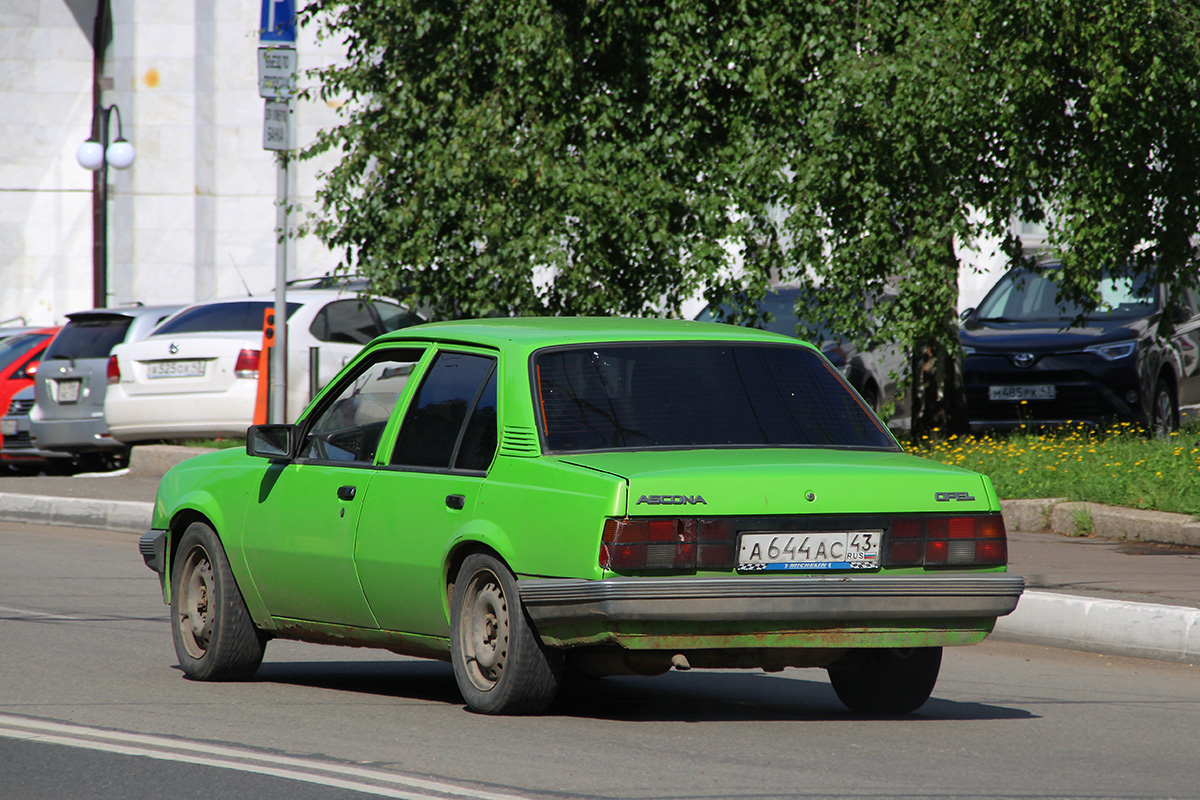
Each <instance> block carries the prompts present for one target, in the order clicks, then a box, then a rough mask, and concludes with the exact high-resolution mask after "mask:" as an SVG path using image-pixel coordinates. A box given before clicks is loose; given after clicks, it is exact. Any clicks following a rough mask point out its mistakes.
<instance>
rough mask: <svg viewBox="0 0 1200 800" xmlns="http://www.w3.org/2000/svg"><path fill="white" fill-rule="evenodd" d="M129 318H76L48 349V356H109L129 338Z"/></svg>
mask: <svg viewBox="0 0 1200 800" xmlns="http://www.w3.org/2000/svg"><path fill="white" fill-rule="evenodd" d="M132 321H133V320H132V319H130V318H129V317H123V316H112V317H82V318H79V319H72V320H70V321H69V322H68V323H67V324H66V325H64V326H63V328H62V330H60V331H59V332H58V336H55V337H54V341H53V342H51V343H50V346H49V347H47V348H46V358H47V359H52V358H67V359H77V358H108V354H109V351H110V350H112V349H113V348H114V347H116V346H117V345H119V344H120V343H121V342H123V341H125V332H126V331H128V330H129V323H130V322H132Z"/></svg>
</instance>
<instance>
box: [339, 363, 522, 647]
mask: <svg viewBox="0 0 1200 800" xmlns="http://www.w3.org/2000/svg"><path fill="white" fill-rule="evenodd" d="M497 380H498V375H497V361H496V359H495V358H494V357H492V356H491V355H488V354H485V353H480V352H463V351H457V350H442V351H441V352H439V353H438V354H437V356H436V357H435V358H434V359H433V360H432V361H431V362H430V365H429V368H428V370H427V371H426V372H425V374H424V376H423V378H422V380H421V385H420V388H419V389H418V390H417V393H416V394H414V395H413V398H412V400H411V401H410V402H409V406H408V408H407V409H406V411H405V412H404V417H403V419H402V420H401V423H400V428H399V431H398V434H397V437H396V443H395V446H394V447H393V448H392V451H391V455H390V458H389V461H388V465H387V466H386V467H384V468H382V469H380V470H379V471H378V472H377V473H376V475H375V476H374V478H373V480H372V481H371V485H370V486H368V487H367V497H366V500H365V501H364V504H363V512H362V517H361V519H360V521H359V535H358V545H357V551H356V561H357V564H358V571H359V575H360V577H361V579H362V585H363V590H364V592H365V593H366V596H367V601H368V603H369V604H370V606H371V610H372V612H373V613H374V615H375V618H376V619H377V620H378V621H379V625H380V627H382V628H384V629H387V630H394V631H402V632H405V633H415V634H422V635H428V636H447V635H448V633H449V631H448V629H447V623H446V612H445V600H446V597H445V590H444V585H443V569H444V566H443V560H444V558H445V555H446V552H447V550H448V548H449V545H450V542H451V541H452V539H453V538H454V537H455V536H456V534H457V533H458V531H460V529H461V528H462V527H463V526H464V525H467V524H470V523H471V521H472V518H473V514H474V511H475V502H476V498H477V497H478V494H479V489H480V486H481V485H482V483H483V480H484V477H485V475H486V473H487V470H488V468H489V467H490V465H491V462H492V459H493V457H494V456H495V453H496V419H497V400H496V383H497Z"/></svg>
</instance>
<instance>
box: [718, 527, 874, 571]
mask: <svg viewBox="0 0 1200 800" xmlns="http://www.w3.org/2000/svg"><path fill="white" fill-rule="evenodd" d="M882 538H883V531H882V530H862V531H820V532H799V531H797V532H790V531H785V532H778V533H775V532H772V533H743V534H742V536H741V539H740V540H739V542H738V569H739V570H741V571H743V572H754V571H762V570H769V571H782V570H842V569H874V568H876V567H878V566H879V542H880V539H882Z"/></svg>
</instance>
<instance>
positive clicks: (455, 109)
mask: <svg viewBox="0 0 1200 800" xmlns="http://www.w3.org/2000/svg"><path fill="white" fill-rule="evenodd" d="M754 6H757V7H754ZM771 6H772V4H769V3H761V4H743V6H742V10H743V12H744V13H742V14H739V13H736V12H737V7H736V6H732V5H731V6H730V8H729V9H728V10H725V9H720V6H718V5H717V4H714V6H713V8H714V9H720V10H719V13H718V12H717V11H712V10H710V9H708V8H706V7H705V6H704V4H696V3H693V2H666V3H645V4H642V3H638V4H619V3H592V2H548V1H547V0H511V2H504V3H495V2H461V3H459V2H386V1H384V0H318V2H316V3H314V4H313V5H311V6H310V7H309V8H308V9H307V10H306V11H305V12H304V14H305V17H306V18H307V19H315V20H316V21H317V23H318V24H319V25H320V26H321V28H320V31H321V34H322V35H324V36H328V37H332V38H335V39H340V40H343V41H344V42H345V44H346V47H347V51H348V61H347V62H346V63H345V64H344V65H340V66H335V67H332V68H330V69H326V70H324V71H323V72H322V73H321V75H320V92H321V94H322V96H324V97H325V98H329V99H332V98H337V99H338V100H341V101H344V102H345V105H344V106H343V107H342V108H343V112H344V113H343V120H344V122H343V124H341V125H340V126H338V127H336V128H334V129H331V130H327V131H324V132H322V133H321V135H320V136H319V138H318V139H317V141H316V143H315V144H314V145H313V146H312V147H311V148H309V149H308V151H307V152H306V153H305V155H306V156H313V155H317V154H320V153H324V152H326V151H330V150H332V151H335V152H336V153H337V154H338V156H339V157H340V160H339V161H338V163H337V164H336V165H335V166H334V167H333V168H332V169H330V170H329V172H328V174H326V175H324V182H323V186H322V188H321V189H320V191H319V193H318V200H319V202H320V204H321V207H322V209H323V215H322V216H321V217H320V218H319V219H318V221H317V222H316V223H315V226H314V227H315V231H316V233H317V234H318V235H319V236H321V238H322V239H324V240H325V241H326V242H327V243H328V244H329V245H331V246H333V247H335V248H341V249H343V250H344V251H345V252H346V266H347V267H349V268H353V269H355V270H357V271H361V272H364V273H367V274H369V275H371V276H372V277H374V278H375V279H376V283H377V285H378V286H379V287H380V288H381V289H382V290H384V291H398V292H402V293H406V294H411V295H413V296H415V297H416V298H418V299H419V300H420V301H421V302H423V303H427V304H429V305H431V306H432V307H433V308H434V309H435V311H436V313H438V314H439V315H443V316H479V315H486V314H490V313H501V314H534V313H545V314H610V313H617V314H628V315H645V314H657V313H661V312H662V310H663V309H666V310H678V308H679V305H680V303H681V301H682V300H684V299H685V298H686V297H688V296H689V295H691V294H693V293H695V292H696V291H697V290H699V289H700V288H701V287H703V285H704V284H705V282H706V280H707V279H708V278H709V277H710V276H713V275H715V274H716V273H717V272H718V271H719V270H721V269H722V268H723V267H725V265H726V264H727V262H728V260H729V251H728V248H731V247H737V248H740V249H741V250H742V251H744V252H745V253H746V257H747V258H748V259H749V260H750V261H752V262H756V263H759V264H761V269H762V270H766V269H769V268H770V267H771V266H776V267H778V266H780V265H781V264H782V263H783V262H782V253H781V252H780V251H779V248H778V245H777V237H776V236H774V234H773V231H772V229H771V223H770V221H769V219H768V210H767V209H768V204H767V203H766V202H764V201H763V198H762V197H761V191H760V188H759V187H760V186H764V185H771V184H778V182H779V181H778V179H777V178H776V177H775V175H774V171H775V170H776V169H777V164H778V159H777V158H773V157H771V156H770V154H769V153H760V152H759V148H760V146H761V145H762V144H763V140H762V126H764V125H770V124H773V123H774V121H775V119H777V118H778V117H779V116H781V115H784V114H785V113H786V111H785V109H786V107H787V106H788V105H790V104H789V103H788V101H787V100H786V99H785V97H783V96H777V95H774V94H773V93H772V92H771V87H770V84H769V80H768V78H767V76H768V75H769V74H770V73H771V72H773V71H775V70H791V71H798V67H797V66H795V65H792V64H791V62H792V61H794V60H796V59H799V58H801V57H802V56H803V51H802V50H797V49H796V48H794V47H792V46H791V44H790V42H789V41H788V34H787V32H788V31H789V30H790V22H789V20H788V19H787V17H786V15H784V14H782V13H780V12H779V11H777V10H774V9H773V8H772V7H771ZM776 28H777V31H776ZM811 69H812V67H811V65H810V66H809V67H808V68H807V70H808V71H811ZM793 120H794V116H793ZM764 229H765V230H767V231H768V234H767V235H763V234H762V233H761V231H763V230H764Z"/></svg>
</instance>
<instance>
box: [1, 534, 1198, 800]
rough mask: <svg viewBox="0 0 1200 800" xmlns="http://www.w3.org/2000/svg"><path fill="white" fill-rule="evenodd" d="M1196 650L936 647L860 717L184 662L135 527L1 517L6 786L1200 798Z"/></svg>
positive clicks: (772, 689)
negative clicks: (906, 682) (182, 666)
mask: <svg viewBox="0 0 1200 800" xmlns="http://www.w3.org/2000/svg"><path fill="white" fill-rule="evenodd" d="M1197 730H1200V668H1197V667H1192V666H1187V665H1183V664H1173V663H1166V662H1157V661H1147V660H1138V659H1123V658H1118V657H1112V656H1096V655H1092V654H1085V653H1078V652H1072V651H1064V650H1054V649H1044V648H1038V647H1031V646H1025V645H1016V644H1007V643H991V642H985V643H984V644H983V645H980V646H977V647H973V648H964V649H954V650H948V651H947V655H946V659H945V663H944V666H943V669H942V678H941V680H940V681H939V683H938V687H937V689H936V690H935V692H934V697H933V699H932V700H931V701H930V702H929V703H928V704H927V705H926V706H925V707H924V708H923V709H922V710H921V712H920V713H919V714H916V715H912V716H909V717H902V718H878V719H863V718H855V717H852V716H851V715H849V714H848V712H846V711H845V710H844V709H843V708H842V706H841V705H840V703H838V701H837V699H836V698H835V696H834V694H833V692H832V690H831V689H830V688H829V685H828V682H827V680H826V679H825V676H824V673H822V672H820V671H815V670H788V671H785V672H783V673H780V674H775V675H769V674H764V673H761V672H752V671H737V672H706V671H693V672H689V673H678V672H676V673H671V674H669V675H666V676H662V677H659V678H651V679H634V678H619V679H607V680H603V681H593V682H584V683H579V684H575V685H573V686H572V687H570V688H568V689H567V690H566V691H565V692H564V694H563V696H562V698H561V699H560V701H559V702H558V703H557V704H556V705H555V706H554V707H553V708H552V709H551V711H550V713H549V714H547V715H546V716H544V717H536V718H490V717H483V716H477V715H474V714H471V713H468V712H467V711H465V710H464V708H463V705H462V702H461V700H460V698H459V697H458V695H457V692H456V690H455V686H454V680H453V677H452V675H451V672H450V669H449V667H448V666H447V665H445V664H441V663H438V662H429V661H420V660H414V659H407V658H401V657H397V656H392V655H390V654H388V653H384V652H380V651H371V650H358V649H346V648H334V647H321V646H316V645H304V644H298V643H290V642H272V643H271V644H270V645H269V646H268V648H267V659H266V662H265V663H264V666H263V668H262V670H261V672H260V674H259V676H258V678H257V679H256V680H255V681H253V682H248V683H240V684H204V683H195V682H192V681H188V680H185V679H184V678H183V677H182V676H181V673H180V672H179V670H178V668H177V666H176V665H175V657H174V653H173V651H172V648H171V641H170V632H169V627H168V621H167V609H166V606H164V605H163V604H162V602H161V596H160V595H159V594H158V587H157V583H156V581H155V577H154V575H153V574H152V573H151V572H150V571H149V570H147V569H146V568H145V567H144V566H143V565H142V563H141V560H140V558H139V556H138V554H137V549H136V546H135V545H134V543H133V542H132V541H131V539H130V537H129V536H128V535H123V534H111V533H105V532H98V531H86V530H79V529H67V528H53V527H46V526H22V525H19V524H0V797H3V798H5V800H26V799H27V798H43V797H45V798H60V797H87V798H108V797H112V798H118V797H119V798H130V799H134V798H143V797H144V798H150V797H153V798H156V800H157V799H158V798H162V797H168V796H169V797H184V798H190V797H206V798H212V797H238V798H246V799H247V800H249V799H251V798H268V797H279V796H288V797H296V798H310V797H311V798H320V799H321V800H326V799H327V798H342V797H352V796H369V795H370V794H374V795H376V796H390V797H412V798H416V797H439V798H440V797H458V798H497V800H498V799H499V798H501V797H503V798H521V797H524V798H559V797H580V798H647V799H648V798H654V799H655V800H657V799H658V798H776V797H778V798H813V797H912V798H918V797H919V798H931V797H986V798H1008V797H1012V798H1043V797H1086V798H1098V797H1122V798H1150V797H1153V798H1164V797H1200V760H1198V759H1197V758H1196V757H1195V735H1196V731H1197Z"/></svg>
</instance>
